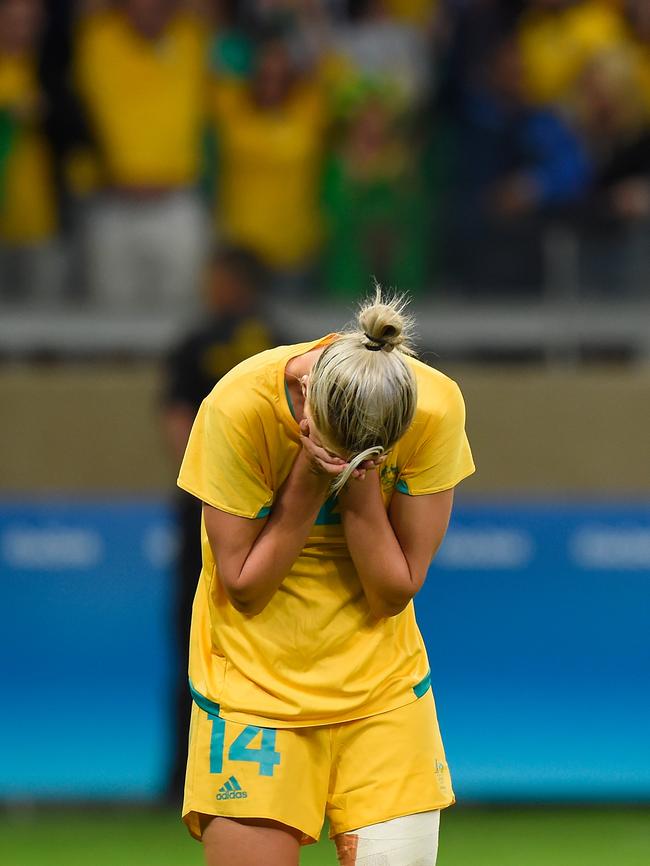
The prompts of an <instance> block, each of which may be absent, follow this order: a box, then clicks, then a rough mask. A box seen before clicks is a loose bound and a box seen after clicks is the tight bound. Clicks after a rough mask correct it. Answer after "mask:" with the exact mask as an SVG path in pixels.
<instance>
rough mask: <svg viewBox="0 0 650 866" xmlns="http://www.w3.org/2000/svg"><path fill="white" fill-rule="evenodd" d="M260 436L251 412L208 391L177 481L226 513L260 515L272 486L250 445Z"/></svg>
mask: <svg viewBox="0 0 650 866" xmlns="http://www.w3.org/2000/svg"><path fill="white" fill-rule="evenodd" d="M228 403H230V404H231V403H232V401H228ZM255 421H257V424H255ZM254 428H259V429H254ZM261 437H263V431H262V430H261V421H259V419H257V416H255V415H254V413H253V414H252V415H251V414H250V413H246V412H245V411H243V410H242V409H240V408H233V407H232V406H230V407H229V409H226V408H225V407H224V406H222V405H220V401H219V399H218V396H217V394H216V393H215V392H213V393H212V394H211V395H210V396H209V397H208V398H206V399H205V400H204V401H203V403H202V404H201V407H200V409H199V412H198V414H197V416H196V420H195V421H194V425H193V427H192V432H191V434H190V438H189V441H188V443H187V448H186V450H185V456H184V457H183V462H182V464H181V469H180V473H179V476H178V486H179V487H181V488H182V489H183V490H186V491H187V492H188V493H191V494H193V495H194V496H196V497H197V498H198V499H200V500H202V501H203V502H206V503H207V504H208V505H213V506H214V507H215V508H219V509H220V510H221V511H226V512H228V513H229V514H236V515H237V516H239V517H250V518H255V517H265V516H266V515H267V514H268V513H269V511H270V507H271V503H272V501H273V491H272V489H271V488H270V487H269V485H268V483H267V481H266V479H265V477H264V473H263V470H262V467H261V464H260V461H259V458H258V453H259V451H256V448H255V443H256V442H259V441H260V439H261Z"/></svg>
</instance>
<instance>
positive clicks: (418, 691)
mask: <svg viewBox="0 0 650 866" xmlns="http://www.w3.org/2000/svg"><path fill="white" fill-rule="evenodd" d="M430 688H431V670H428V671H427V675H426V676H425V677H424V679H422V680H420V682H419V683H416V684H415V685H414V686H413V691H414V692H415V697H416V698H421V697H422V695H424V694H426V693H427V692H428V691H429V689H430Z"/></svg>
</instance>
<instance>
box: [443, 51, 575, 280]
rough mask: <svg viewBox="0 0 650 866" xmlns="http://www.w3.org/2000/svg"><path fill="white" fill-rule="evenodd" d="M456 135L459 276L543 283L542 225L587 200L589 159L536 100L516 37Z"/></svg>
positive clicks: (468, 102) (473, 94)
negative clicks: (528, 86) (524, 72)
mask: <svg viewBox="0 0 650 866" xmlns="http://www.w3.org/2000/svg"><path fill="white" fill-rule="evenodd" d="M456 134H457V142H456V166H455V184H454V187H453V189H452V192H451V200H450V202H449V210H450V221H451V238H450V259H451V260H450V268H451V270H452V274H453V275H454V276H455V277H456V278H457V279H459V280H460V282H461V283H465V284H466V285H468V286H470V287H474V288H480V287H483V288H485V289H499V288H501V289H504V290H512V289H520V288H522V287H523V286H529V287H531V288H532V287H536V286H539V284H540V280H541V276H542V263H541V247H540V229H541V227H542V225H543V220H544V219H545V218H546V217H548V216H549V215H553V214H558V213H561V212H562V211H563V210H564V209H566V208H568V207H570V206H573V205H574V204H575V203H576V202H577V201H579V199H580V197H581V196H582V195H583V194H584V192H585V191H586V189H587V184H588V181H589V161H588V159H587V157H586V155H585V153H584V151H583V148H582V146H581V143H580V140H579V138H578V137H577V136H576V135H575V133H574V132H573V131H572V130H571V128H570V127H569V126H568V124H567V123H565V122H564V121H563V120H562V118H561V117H560V116H559V115H558V114H556V113H554V112H552V111H550V110H548V109H539V108H536V107H534V106H532V105H531V104H530V103H529V102H528V100H527V97H526V94H525V92H524V87H523V75H522V67H521V55H520V52H519V47H518V44H517V41H516V39H514V38H513V37H512V36H506V37H505V38H504V39H503V40H502V41H501V42H500V43H498V44H497V46H496V47H495V48H494V49H493V52H492V55H491V56H490V57H489V58H488V59H487V62H486V65H485V68H484V69H483V70H482V75H481V76H480V77H479V79H478V80H477V81H475V82H474V87H473V89H472V90H470V91H469V93H468V94H467V96H466V98H465V101H464V104H463V105H462V106H461V108H460V112H459V118H458V123H457V130H456Z"/></svg>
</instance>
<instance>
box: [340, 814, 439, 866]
mask: <svg viewBox="0 0 650 866" xmlns="http://www.w3.org/2000/svg"><path fill="white" fill-rule="evenodd" d="M439 828H440V812H439V811H438V810H436V811H434V812H421V813H419V814H417V815H406V816H405V817H403V818H393V820H392V821H383V822H382V823H381V824H371V825H370V826H368V827H360V828H359V829H358V830H352V831H350V832H349V833H345V834H343V840H341V844H340V845H339V860H340V863H341V864H343V866H435V864H436V857H437V853H438V832H439ZM339 838H340V837H339ZM353 851H354V852H355V854H354V856H353V859H351V854H352V852H353ZM346 857H347V859H346Z"/></svg>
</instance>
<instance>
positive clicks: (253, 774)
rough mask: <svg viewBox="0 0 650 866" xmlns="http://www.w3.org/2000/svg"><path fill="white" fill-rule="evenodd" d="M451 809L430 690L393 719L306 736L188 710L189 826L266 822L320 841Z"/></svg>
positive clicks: (314, 730)
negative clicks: (325, 829)
mask: <svg viewBox="0 0 650 866" xmlns="http://www.w3.org/2000/svg"><path fill="white" fill-rule="evenodd" d="M453 802H454V793H453V791H452V788H451V779H450V776H449V770H448V767H447V762H446V760H445V753H444V749H443V746H442V741H441V739H440V732H439V730H438V720H437V718H436V709H435V704H434V700H433V695H432V693H431V690H429V691H427V692H426V693H425V694H424V695H423V696H422V697H421V698H419V699H418V700H416V701H414V702H413V703H411V704H408V705H407V706H405V707H400V708H399V709H397V710H391V711H390V712H387V713H381V714H379V715H376V716H370V717H369V718H367V719H359V720H357V721H353V722H341V723H339V724H335V725H327V726H318V727H308V728H281V729H278V730H274V729H272V728H257V727H254V726H253V725H239V724H237V723H235V722H226V721H224V720H223V719H220V718H219V717H218V716H214V715H208V713H206V712H205V711H204V710H202V709H200V708H199V707H198V706H197V705H196V704H194V705H193V706H192V721H191V724H190V743H189V758H188V763H187V776H186V781H185V798H184V802H183V820H184V821H185V823H186V824H187V827H188V829H189V831H190V833H191V834H192V835H193V836H194V837H195V838H196V839H200V838H201V828H200V825H199V815H200V814H205V815H222V816H225V817H229V818H270V819H272V820H275V821H280V822H281V823H283V824H287V825H288V826H290V827H294V828H295V829H297V830H299V831H300V832H302V834H303V844H306V843H309V842H313V841H315V840H316V839H318V837H319V835H320V832H321V828H322V826H323V820H324V817H325V815H326V816H327V817H328V819H329V822H330V836H336V835H337V834H338V833H344V832H346V831H348V830H356V829H357V828H359V827H364V826H366V825H368V824H376V823H378V822H380V821H388V820H390V819H391V818H399V817H401V816H402V815H411V814H414V813H416V812H426V811H429V810H431V809H442V808H444V807H445V806H449V805H451V804H452V803H453Z"/></svg>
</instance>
